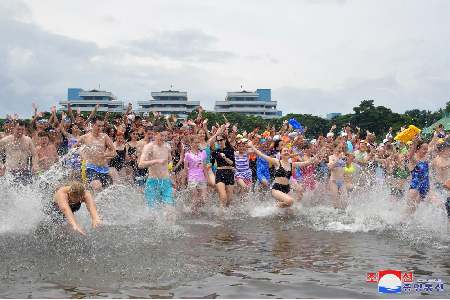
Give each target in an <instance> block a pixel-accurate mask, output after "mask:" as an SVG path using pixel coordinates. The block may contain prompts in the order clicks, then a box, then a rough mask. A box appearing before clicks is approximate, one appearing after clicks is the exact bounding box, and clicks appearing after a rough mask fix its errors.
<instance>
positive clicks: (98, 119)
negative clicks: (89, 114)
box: [91, 116, 104, 124]
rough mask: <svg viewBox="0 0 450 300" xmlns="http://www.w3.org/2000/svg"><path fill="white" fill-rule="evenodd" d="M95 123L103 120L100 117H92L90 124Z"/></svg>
mask: <svg viewBox="0 0 450 300" xmlns="http://www.w3.org/2000/svg"><path fill="white" fill-rule="evenodd" d="M97 121H104V119H103V118H102V117H101V116H94V117H93V118H92V120H91V123H92V124H95V123H97Z"/></svg>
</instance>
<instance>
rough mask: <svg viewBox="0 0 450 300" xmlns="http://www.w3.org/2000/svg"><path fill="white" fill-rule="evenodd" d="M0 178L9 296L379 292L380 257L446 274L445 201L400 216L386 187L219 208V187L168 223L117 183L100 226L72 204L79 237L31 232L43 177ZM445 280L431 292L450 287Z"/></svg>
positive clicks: (419, 273)
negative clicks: (335, 198)
mask: <svg viewBox="0 0 450 300" xmlns="http://www.w3.org/2000/svg"><path fill="white" fill-rule="evenodd" d="M0 188H1V189H2V190H3V191H4V192H3V193H2V194H0V209H1V210H2V214H1V216H0V236H1V239H0V259H1V261H2V264H1V265H0V284H1V287H0V297H2V298H49V297H57V298H66V297H67V298H102V297H109V298H125V297H126V298H185V299H189V298H204V299H212V298H297V297H301V298H306V297H312V298H336V297H343V298H353V297H354V298H363V297H372V298H373V297H379V296H380V294H378V291H377V285H376V283H375V284H374V283H366V282H365V280H366V273H368V272H378V271H379V270H383V269H393V270H402V271H403V272H405V271H410V272H414V276H415V278H436V279H442V280H443V281H444V282H447V284H450V280H449V279H448V278H449V275H450V258H449V256H448V247H449V245H450V240H449V235H448V233H447V232H446V228H445V222H446V219H445V213H444V212H442V211H439V210H438V209H436V208H435V207H433V206H430V205H426V204H423V205H422V206H421V207H420V209H419V210H418V213H417V214H416V215H415V216H414V217H413V219H411V220H410V221H407V222H401V213H402V210H401V209H402V206H399V204H398V203H391V202H390V201H389V197H387V192H386V193H385V194H382V193H380V192H378V193H377V194H376V195H375V194H370V193H369V194H367V195H363V196H364V197H363V196H361V198H358V199H353V201H352V205H350V206H349V208H348V209H347V211H345V212H342V211H335V210H334V209H331V208H329V207H327V206H320V207H318V206H316V207H303V206H301V205H299V206H298V207H297V208H296V210H295V211H294V213H293V214H291V215H290V214H285V213H284V212H283V211H281V210H279V209H276V208H275V207H274V205H273V203H272V202H271V201H270V200H269V201H258V202H256V203H252V202H251V201H250V200H249V201H247V202H242V203H235V204H234V205H233V206H232V207H231V208H230V209H229V210H228V211H227V212H225V213H221V212H220V211H219V210H218V209H217V203H216V202H217V201H216V200H217V199H215V198H212V199H210V201H209V202H208V204H207V205H206V206H205V207H204V208H202V209H201V210H200V212H199V213H197V214H191V213H190V212H189V209H188V199H184V198H182V199H179V200H178V204H177V209H176V210H177V217H176V221H175V224H169V223H167V222H166V220H165V217H164V216H159V215H154V214H150V213H148V211H147V208H146V203H145V201H144V199H143V197H142V195H141V194H139V193H137V192H136V191H134V190H132V189H124V188H121V187H118V186H115V187H112V188H110V189H108V190H106V191H104V192H102V193H101V194H99V195H98V197H97V198H96V203H97V206H98V209H99V212H100V215H101V216H102V217H103V218H104V220H103V221H102V222H101V224H100V227H99V228H98V229H96V230H93V229H92V228H90V217H89V215H88V212H87V211H86V209H84V208H83V209H82V210H80V212H78V213H77V215H76V216H77V219H78V220H79V224H80V226H81V227H82V228H83V229H85V232H86V233H87V236H86V237H82V236H80V235H77V234H75V233H73V232H71V231H69V232H68V233H64V232H61V231H60V230H50V231H49V232H41V233H36V228H37V225H38V224H39V222H41V221H42V220H43V219H44V218H45V216H44V215H43V214H42V213H40V207H41V205H42V204H43V203H45V202H47V201H49V196H48V194H49V192H48V191H47V190H46V191H42V190H41V189H39V185H34V186H30V187H27V188H24V189H23V190H22V191H17V190H16V189H12V188H10V187H9V186H8V185H7V184H5V183H4V182H0ZM250 199H253V198H252V197H250ZM184 202H185V203H184ZM442 224H443V225H442ZM448 289H450V285H449V286H448V287H447V288H446V287H444V293H439V294H438V293H437V292H433V293H432V294H430V295H431V296H433V297H441V298H448V297H449V295H450V294H449V292H448V291H447V290H448ZM418 295H419V293H417V294H409V298H411V297H416V296H418ZM399 296H400V297H406V295H403V294H402V295H399Z"/></svg>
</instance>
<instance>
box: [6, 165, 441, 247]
mask: <svg viewBox="0 0 450 300" xmlns="http://www.w3.org/2000/svg"><path fill="white" fill-rule="evenodd" d="M63 176H65V174H62V173H59V172H58V171H57V170H52V171H49V172H46V173H45V174H43V175H41V176H40V178H39V180H36V181H35V182H34V183H33V184H32V185H29V186H26V187H21V188H19V189H18V188H17V187H15V186H13V185H10V184H9V182H8V179H7V178H2V179H1V181H0V188H1V189H2V191H3V193H2V194H1V195H0V208H1V209H2V212H3V213H2V215H1V217H0V234H4V233H22V234H23V233H27V232H33V231H34V229H35V228H36V227H37V226H38V224H39V223H40V222H41V221H42V220H43V219H45V218H46V216H45V215H44V214H43V213H42V209H41V208H42V206H43V205H45V204H46V203H48V202H50V201H51V198H52V196H53V194H54V192H55V191H56V190H57V188H58V186H61V185H62V183H66V182H64V180H63V179H62V178H63ZM54 182H58V183H57V184H55V183H54ZM315 198H317V196H314V194H313V193H311V192H310V193H305V196H304V198H303V201H302V203H296V204H295V205H294V207H293V208H290V209H288V210H284V209H279V208H277V207H276V205H275V202H274V200H273V199H271V197H270V195H265V196H259V195H258V194H253V193H250V194H248V195H247V196H246V197H245V198H244V199H242V200H236V199H235V200H234V202H233V204H232V205H231V206H230V207H229V208H228V209H227V210H225V211H224V210H222V209H221V208H220V207H219V205H218V195H217V193H213V194H209V195H208V202H207V204H206V205H205V206H204V207H202V208H200V210H199V212H198V214H197V215H195V217H192V213H191V212H190V208H189V201H190V197H189V193H188V192H187V191H183V192H180V193H179V195H178V197H177V207H176V214H175V221H174V222H168V221H167V220H166V215H165V211H164V210H161V211H160V212H158V213H151V212H149V210H148V208H147V205H146V201H145V199H144V195H143V194H142V192H140V191H138V190H137V189H136V188H134V187H129V186H122V185H115V186H112V187H110V188H108V189H105V190H104V191H102V192H101V193H99V194H98V195H96V198H95V202H96V206H97V208H98V211H99V214H100V216H101V217H102V218H103V220H102V221H101V223H100V226H102V227H120V226H133V227H135V228H136V230H139V228H140V227H142V226H143V227H148V226H152V227H153V229H154V230H155V233H157V234H160V233H162V232H172V233H173V234H175V235H176V234H180V233H181V232H183V221H184V220H188V219H190V220H191V224H199V225H201V224H203V225H210V226H218V224H220V222H217V223H216V222H211V221H210V220H206V218H205V220H203V221H202V216H204V215H206V216H210V215H213V216H216V217H217V218H219V219H220V220H234V219H240V220H243V219H249V220H251V219H259V218H277V217H280V216H284V215H288V216H290V217H291V218H290V221H289V222H293V223H294V224H297V225H298V226H304V227H306V228H311V229H313V230H316V231H324V232H350V233H352V232H365V233H367V232H374V233H375V234H381V235H388V236H390V237H393V238H396V239H399V240H401V241H403V242H408V243H410V244H413V245H419V244H431V245H433V247H437V248H441V247H444V248H446V247H448V244H449V242H450V239H449V234H448V232H447V218H446V213H445V211H444V209H443V207H438V206H436V205H434V204H431V203H428V202H423V203H421V204H420V205H419V206H418V209H417V212H416V213H415V214H414V215H413V216H411V217H410V218H409V219H407V220H406V221H402V218H403V216H404V212H405V208H406V200H405V199H403V200H401V201H392V200H391V198H390V196H389V194H388V189H387V188H383V187H381V186H376V187H374V188H372V189H367V190H365V191H364V190H363V191H359V192H357V193H354V194H350V197H349V205H348V207H347V209H346V210H345V211H344V210H337V209H334V208H332V207H331V206H330V203H331V200H330V196H329V195H328V193H327V194H325V195H324V196H323V199H321V201H320V202H321V203H322V204H320V205H311V203H312V202H314V201H315V200H317V199H315ZM313 200H314V201H313ZM444 200H445V199H444V197H442V199H441V201H442V203H443V202H444ZM287 211H289V213H287ZM76 218H77V220H78V221H79V223H80V224H83V226H84V228H86V227H89V224H90V216H89V213H88V212H87V210H86V209H85V207H84V205H83V206H82V209H81V210H80V211H79V212H77V213H76ZM192 220H195V222H197V223H193V221H192ZM202 222H203V223H202Z"/></svg>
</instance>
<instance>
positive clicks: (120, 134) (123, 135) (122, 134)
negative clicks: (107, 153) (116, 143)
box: [116, 131, 125, 137]
mask: <svg viewBox="0 0 450 300" xmlns="http://www.w3.org/2000/svg"><path fill="white" fill-rule="evenodd" d="M118 136H122V137H125V134H124V133H123V132H122V131H117V132H116V137H118Z"/></svg>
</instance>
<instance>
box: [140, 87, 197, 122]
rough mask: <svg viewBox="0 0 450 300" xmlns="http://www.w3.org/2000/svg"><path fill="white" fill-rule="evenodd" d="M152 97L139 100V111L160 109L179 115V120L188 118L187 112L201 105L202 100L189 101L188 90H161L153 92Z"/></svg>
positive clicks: (150, 111) (163, 111)
mask: <svg viewBox="0 0 450 300" xmlns="http://www.w3.org/2000/svg"><path fill="white" fill-rule="evenodd" d="M151 95H152V98H153V99H150V100H147V101H138V106H139V108H138V109H137V112H138V113H145V112H148V113H149V114H150V115H151V114H152V112H153V111H154V110H155V111H158V112H161V113H162V114H164V115H178V119H179V120H184V119H186V118H187V113H189V112H191V111H193V110H194V109H196V108H198V107H199V106H200V101H189V100H188V96H187V92H179V91H171V90H168V91H161V92H152V93H151Z"/></svg>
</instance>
